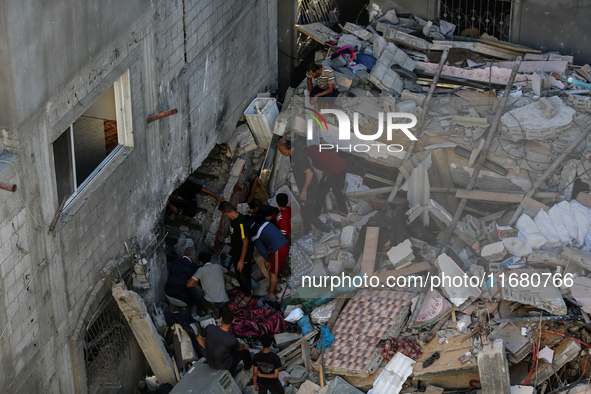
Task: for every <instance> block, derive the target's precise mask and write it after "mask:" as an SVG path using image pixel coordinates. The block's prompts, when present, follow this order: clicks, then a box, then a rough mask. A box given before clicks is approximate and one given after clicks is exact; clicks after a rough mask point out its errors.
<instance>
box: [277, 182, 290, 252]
mask: <svg viewBox="0 0 591 394" xmlns="http://www.w3.org/2000/svg"><path fill="white" fill-rule="evenodd" d="M275 201H277V205H278V206H279V213H278V214H277V216H276V217H275V225H276V226H277V227H278V228H279V230H281V234H283V235H285V237H286V238H287V240H288V241H289V243H290V244H291V207H290V206H289V197H288V196H287V194H285V193H279V194H278V195H277V196H276V197H275Z"/></svg>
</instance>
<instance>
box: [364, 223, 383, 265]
mask: <svg viewBox="0 0 591 394" xmlns="http://www.w3.org/2000/svg"><path fill="white" fill-rule="evenodd" d="M379 236H380V228H379V227H367V231H366V232H365V247H364V248H363V259H362V260H361V272H360V274H361V275H364V274H367V275H368V276H371V275H373V273H374V271H375V266H376V255H377V253H378V238H379Z"/></svg>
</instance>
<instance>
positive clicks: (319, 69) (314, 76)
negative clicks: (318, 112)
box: [306, 63, 339, 105]
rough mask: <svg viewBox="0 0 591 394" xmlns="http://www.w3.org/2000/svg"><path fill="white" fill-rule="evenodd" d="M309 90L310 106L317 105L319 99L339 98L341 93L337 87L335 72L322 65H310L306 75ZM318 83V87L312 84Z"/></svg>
mask: <svg viewBox="0 0 591 394" xmlns="http://www.w3.org/2000/svg"><path fill="white" fill-rule="evenodd" d="M306 77H307V79H306V81H307V83H308V90H309V91H310V104H312V105H314V104H316V100H317V99H318V97H337V96H338V95H339V92H338V91H337V89H336V86H335V80H336V79H335V76H334V71H333V70H332V69H331V68H329V67H325V66H323V65H322V64H316V63H310V65H309V66H308V72H307V73H306ZM312 80H314V82H315V83H316V86H314V84H313V83H312Z"/></svg>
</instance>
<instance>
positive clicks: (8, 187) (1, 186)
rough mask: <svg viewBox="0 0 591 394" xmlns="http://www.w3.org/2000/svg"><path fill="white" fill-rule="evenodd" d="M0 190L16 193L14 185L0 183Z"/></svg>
mask: <svg viewBox="0 0 591 394" xmlns="http://www.w3.org/2000/svg"><path fill="white" fill-rule="evenodd" d="M0 189H3V190H8V191H9V192H13V193H14V192H15V191H16V184H15V183H8V182H2V181H0Z"/></svg>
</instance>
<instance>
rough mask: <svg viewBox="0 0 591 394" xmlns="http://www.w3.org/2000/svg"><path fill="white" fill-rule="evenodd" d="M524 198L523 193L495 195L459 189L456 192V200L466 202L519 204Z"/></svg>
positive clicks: (494, 193) (481, 191)
mask: <svg viewBox="0 0 591 394" xmlns="http://www.w3.org/2000/svg"><path fill="white" fill-rule="evenodd" d="M524 197H525V194H524V193H497V192H486V191H483V190H465V189H459V190H458V191H457V192H456V198H465V199H467V200H480V201H494V202H504V203H520V202H521V201H522V200H523V198H524Z"/></svg>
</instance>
